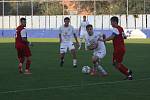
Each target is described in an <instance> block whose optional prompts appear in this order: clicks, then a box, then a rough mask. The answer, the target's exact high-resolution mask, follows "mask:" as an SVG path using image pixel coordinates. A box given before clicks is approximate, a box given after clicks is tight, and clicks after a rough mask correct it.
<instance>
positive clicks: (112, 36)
mask: <svg viewBox="0 0 150 100" xmlns="http://www.w3.org/2000/svg"><path fill="white" fill-rule="evenodd" d="M114 38H115V35H114V34H112V35H111V36H109V37H108V38H106V39H104V40H103V41H104V42H105V41H110V40H113V39H114Z"/></svg>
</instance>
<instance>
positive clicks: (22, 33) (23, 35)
mask: <svg viewBox="0 0 150 100" xmlns="http://www.w3.org/2000/svg"><path fill="white" fill-rule="evenodd" d="M21 37H27V31H26V29H23V30H21Z"/></svg>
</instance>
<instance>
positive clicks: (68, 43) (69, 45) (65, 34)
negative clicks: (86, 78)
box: [59, 17, 79, 67]
mask: <svg viewBox="0 0 150 100" xmlns="http://www.w3.org/2000/svg"><path fill="white" fill-rule="evenodd" d="M69 23H70V18H69V17H66V18H64V25H62V26H61V27H60V28H59V40H60V59H61V61H60V66H61V67H62V66H63V64H64V56H65V53H67V49H69V51H71V54H72V56H73V67H77V58H76V50H75V46H74V43H73V42H72V40H71V38H72V36H74V38H75V41H76V44H77V46H78V45H79V43H78V40H77V36H76V32H75V30H74V28H73V26H71V25H70V24H69Z"/></svg>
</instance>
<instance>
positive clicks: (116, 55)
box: [113, 50, 125, 63]
mask: <svg viewBox="0 0 150 100" xmlns="http://www.w3.org/2000/svg"><path fill="white" fill-rule="evenodd" d="M124 54H125V50H123V51H117V52H114V53H113V62H114V61H116V62H117V63H122V61H123V57H124Z"/></svg>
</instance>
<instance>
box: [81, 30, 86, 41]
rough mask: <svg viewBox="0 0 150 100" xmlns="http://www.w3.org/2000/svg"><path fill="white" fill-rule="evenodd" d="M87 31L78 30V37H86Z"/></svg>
mask: <svg viewBox="0 0 150 100" xmlns="http://www.w3.org/2000/svg"><path fill="white" fill-rule="evenodd" d="M87 34H88V33H87V31H81V32H80V38H84V39H86V38H87Z"/></svg>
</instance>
